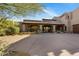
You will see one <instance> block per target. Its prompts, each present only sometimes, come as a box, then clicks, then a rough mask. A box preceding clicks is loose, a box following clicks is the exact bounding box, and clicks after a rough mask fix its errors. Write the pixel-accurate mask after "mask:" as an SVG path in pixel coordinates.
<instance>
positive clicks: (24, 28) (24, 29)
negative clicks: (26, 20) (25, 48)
mask: <svg viewBox="0 0 79 59" xmlns="http://www.w3.org/2000/svg"><path fill="white" fill-rule="evenodd" d="M22 31H23V32H25V31H26V26H25V24H22Z"/></svg>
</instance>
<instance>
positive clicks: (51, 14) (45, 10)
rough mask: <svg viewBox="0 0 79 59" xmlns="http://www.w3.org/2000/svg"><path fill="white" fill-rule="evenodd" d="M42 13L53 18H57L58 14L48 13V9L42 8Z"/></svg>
mask: <svg viewBox="0 0 79 59" xmlns="http://www.w3.org/2000/svg"><path fill="white" fill-rule="evenodd" d="M43 11H44V12H45V13H46V14H47V15H49V16H50V17H54V16H58V14H57V13H56V12H55V11H50V10H49V9H47V8H44V9H43Z"/></svg>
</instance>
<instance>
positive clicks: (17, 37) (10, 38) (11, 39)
mask: <svg viewBox="0 0 79 59" xmlns="http://www.w3.org/2000/svg"><path fill="white" fill-rule="evenodd" d="M29 36H30V34H27V35H14V36H12V35H11V36H1V37H0V41H2V42H5V43H7V44H8V45H10V44H12V43H15V42H17V41H19V40H22V39H23V38H27V37H29Z"/></svg>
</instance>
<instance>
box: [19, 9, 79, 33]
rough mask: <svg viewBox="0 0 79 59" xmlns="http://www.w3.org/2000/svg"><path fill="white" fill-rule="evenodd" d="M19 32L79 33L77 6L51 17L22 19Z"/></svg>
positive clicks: (78, 11) (78, 10)
mask: <svg viewBox="0 0 79 59" xmlns="http://www.w3.org/2000/svg"><path fill="white" fill-rule="evenodd" d="M20 31H21V32H50V33H52V32H58V31H62V32H74V33H79V8H78V9H76V10H74V11H72V12H68V13H64V14H63V15H61V16H58V17H54V18H53V19H42V20H41V21H39V20H23V22H20Z"/></svg>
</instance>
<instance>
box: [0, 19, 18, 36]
mask: <svg viewBox="0 0 79 59" xmlns="http://www.w3.org/2000/svg"><path fill="white" fill-rule="evenodd" d="M18 25H19V24H18V23H17V22H14V21H11V20H7V19H6V18H1V19H0V35H1V36H2V35H12V34H17V33H19V27H18Z"/></svg>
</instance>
